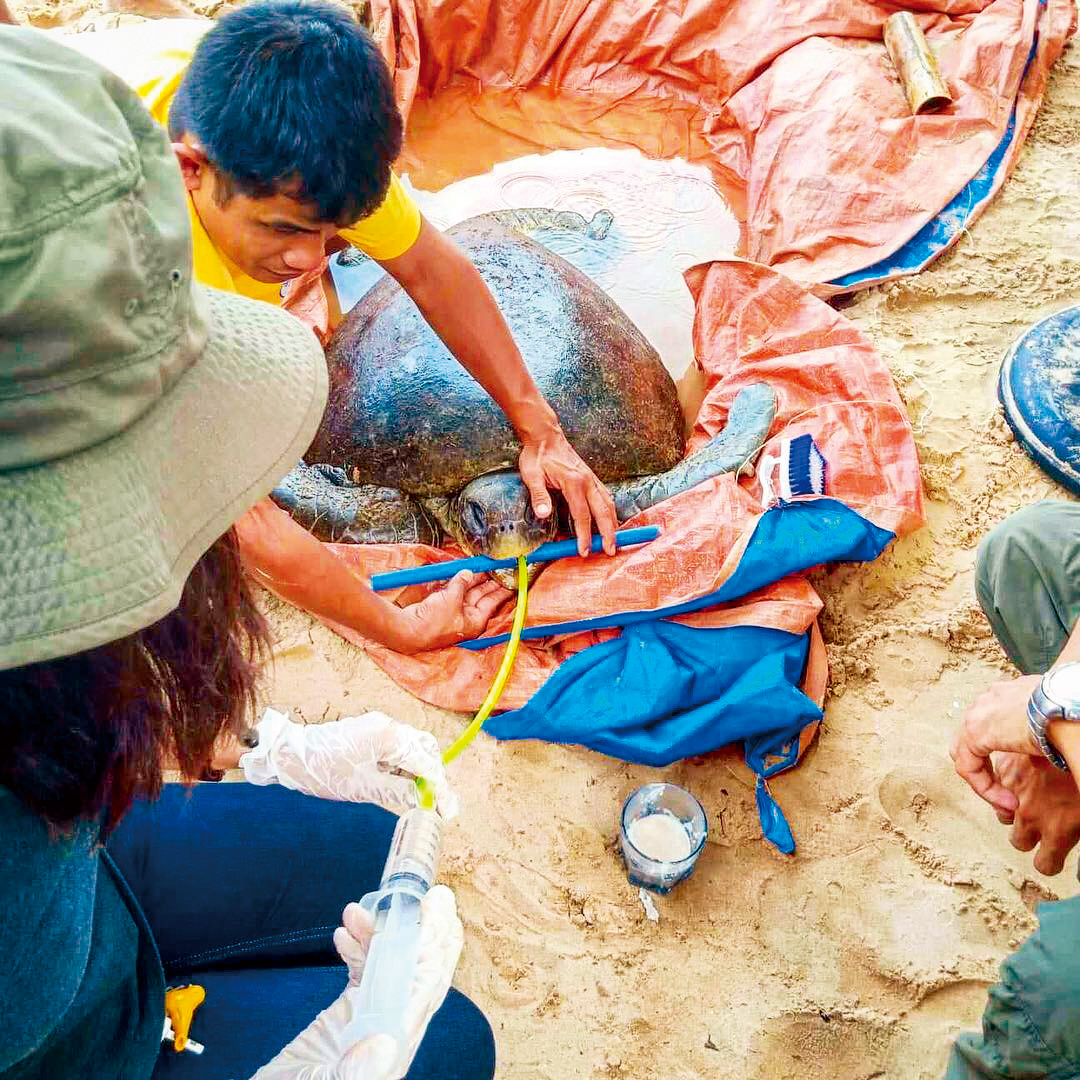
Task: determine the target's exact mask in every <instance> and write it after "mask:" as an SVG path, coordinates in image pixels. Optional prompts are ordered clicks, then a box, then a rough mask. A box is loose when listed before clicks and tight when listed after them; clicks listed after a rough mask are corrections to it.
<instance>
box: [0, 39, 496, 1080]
mask: <svg viewBox="0 0 1080 1080" xmlns="http://www.w3.org/2000/svg"><path fill="white" fill-rule="evenodd" d="M0 70H3V72H4V106H5V107H4V110H3V112H2V113H0V145H2V147H3V153H2V155H0V955H2V956H3V963H2V964H0V1001H2V1002H3V1005H4V1020H3V1023H2V1024H0V1077H3V1078H4V1080H9V1078H12V1080H13V1078H15V1077H19V1078H29V1077H41V1078H48V1080H56V1078H64V1077H80V1078H83V1077H122V1078H128V1077H131V1078H139V1077H150V1076H151V1075H153V1076H159V1075H160V1076H171V1075H174V1074H176V1075H180V1074H182V1073H188V1074H190V1075H197V1076H200V1077H221V1078H224V1077H233V1078H239V1077H242V1076H250V1075H252V1074H254V1075H255V1076H257V1077H258V1078H259V1080H276V1078H279V1077H280V1078H283V1077H293V1076H298V1075H309V1076H315V1075H318V1076H324V1077H327V1078H339V1080H346V1078H349V1080H353V1078H355V1080H359V1078H365V1080H368V1078H370V1080H390V1078H391V1077H398V1076H400V1075H402V1072H403V1071H404V1070H405V1068H406V1066H407V1065H408V1062H409V1061H410V1059H411V1058H412V1057H413V1055H414V1054H415V1055H416V1058H415V1062H414V1063H413V1066H412V1069H413V1070H414V1071H413V1072H411V1073H410V1075H415V1074H416V1073H415V1070H416V1069H420V1070H422V1071H423V1072H424V1073H425V1074H426V1075H430V1076H460V1077H463V1078H464V1077H477V1078H480V1077H490V1076H491V1075H492V1073H493V1070H494V1064H493V1063H494V1049H493V1043H492V1040H491V1033H490V1028H489V1026H488V1025H487V1022H486V1020H484V1018H483V1016H482V1015H481V1014H480V1013H479V1011H478V1010H477V1009H476V1007H475V1006H473V1005H472V1004H471V1003H470V1002H468V1001H467V1000H466V999H465V998H463V997H462V996H461V995H459V994H457V993H456V992H454V991H452V990H450V989H449V987H450V981H451V979H452V976H453V972H454V969H455V966H456V963H457V958H458V955H459V953H460V950H461V941H462V931H461V923H460V920H459V919H458V917H457V913H456V909H455V905H454V899H453V895H452V894H451V893H450V892H449V890H448V889H446V888H445V887H438V886H437V887H436V888H434V889H432V890H431V891H430V892H429V893H428V896H427V897H426V898H425V905H424V913H423V925H424V939H423V944H422V947H421V955H420V959H419V962H418V964H417V975H416V978H415V980H414V983H413V993H412V1000H411V1002H410V1007H409V1012H408V1015H407V1018H406V1022H405V1031H406V1033H407V1036H408V1038H407V1040H406V1041H407V1045H402V1046H398V1045H397V1044H396V1043H394V1042H393V1040H390V1042H389V1043H388V1042H387V1040H386V1039H385V1038H384V1037H376V1038H374V1039H368V1040H364V1041H363V1042H361V1043H359V1044H356V1045H347V1044H346V1043H345V1041H344V1040H343V1037H342V1036H343V1033H344V1031H345V1029H346V1026H347V1023H348V1020H349V1017H350V1015H351V1010H352V1009H353V1006H354V997H355V994H356V989H355V985H354V984H355V983H356V982H357V980H358V976H359V973H360V971H361V970H362V967H363V963H364V956H365V952H366V946H367V942H368V940H369V937H370V933H371V926H370V923H369V922H367V921H366V920H365V919H364V917H363V916H362V914H361V913H360V912H359V911H358V909H357V908H356V906H355V905H353V904H348V903H347V902H348V901H351V900H353V899H354V898H355V897H358V896H360V895H363V894H364V893H366V892H368V891H370V890H371V889H373V888H375V887H376V886H377V883H378V879H379V875H380V871H381V867H382V863H383V859H384V856H385V852H386V849H387V845H388V844H389V838H390V835H391V832H392V829H393V825H394V821H395V819H394V816H393V814H392V813H390V812H388V809H390V810H401V809H403V808H404V807H405V806H407V805H410V804H411V803H412V802H415V794H414V793H415V784H413V783H411V781H410V780H409V776H410V775H416V774H420V773H422V774H423V775H425V776H429V777H430V778H433V779H434V782H435V786H436V797H437V804H438V808H439V810H440V812H442V813H444V814H445V815H447V816H449V815H452V813H453V812H454V806H455V801H454V798H453V793H452V792H451V791H450V790H449V788H448V787H447V785H446V779H445V775H444V774H443V772H442V769H441V763H440V762H439V758H438V753H437V746H436V744H435V740H434V738H433V737H431V736H430V735H429V734H427V733H424V732H419V731H416V730H415V729H412V728H410V727H408V726H406V725H402V724H396V723H394V722H393V721H392V720H390V719H389V718H388V717H384V716H382V715H381V714H377V713H371V714H367V715H365V716H362V717H351V718H344V719H341V720H337V721H333V722H330V723H326V724H322V725H314V726H312V727H311V728H310V729H308V728H306V727H305V726H304V725H300V724H296V723H294V722H292V721H291V720H290V719H289V718H288V717H286V716H284V715H282V714H280V713H277V712H276V711H274V710H267V711H266V713H265V714H264V717H263V719H262V720H260V722H259V724H258V725H257V727H256V729H255V731H256V735H257V739H256V745H254V746H253V747H252V746H251V741H250V740H249V741H248V743H247V745H241V743H240V742H239V741H238V740H239V736H240V734H241V733H243V732H244V731H245V730H246V727H245V718H246V716H247V715H248V710H249V707H250V705H251V704H252V703H253V700H254V696H255V692H256V686H257V678H258V660H259V658H260V657H261V655H263V654H264V652H265V650H266V647H267V642H268V630H267V627H266V625H265V623H264V622H263V619H262V616H261V615H260V613H259V611H258V609H257V607H256V605H255V603H254V601H253V599H252V596H251V593H250V591H249V589H250V587H249V585H248V582H247V578H246V577H245V574H244V572H243V569H242V565H241V561H240V556H239V552H238V547H237V541H236V537H235V533H234V531H233V529H232V523H233V522H234V520H235V519H236V518H237V517H238V516H239V515H241V514H243V513H244V512H245V511H246V510H247V509H248V508H249V507H250V506H251V505H252V504H253V503H255V502H256V501H257V500H259V499H261V498H263V497H264V496H265V494H266V493H267V491H269V490H270V488H271V487H272V486H273V485H274V484H275V483H276V482H277V481H278V480H279V479H280V478H281V476H282V475H284V473H285V472H287V471H288V469H289V468H291V467H292V466H293V465H294V464H295V462H296V461H297V460H298V459H299V457H300V455H301V453H302V452H303V450H304V448H305V447H306V446H307V445H308V442H309V441H310V439H311V436H312V433H313V432H314V430H315V429H316V427H317V425H318V423H319V419H320V416H321V413H322V409H323V406H324V402H325V397H326V392H327V378H326V369H325V361H324V358H323V356H322V352H321V349H320V348H319V345H318V343H317V341H316V340H315V338H314V336H313V335H312V334H311V333H310V331H308V330H307V329H305V328H304V327H303V326H302V325H301V324H300V323H299V322H298V321H297V320H295V319H293V318H291V317H290V316H288V315H287V314H285V313H283V312H280V311H277V310H275V309H274V308H273V307H271V306H269V305H266V304H262V303H259V302H257V301H253V300H251V299H248V298H245V297H242V296H238V295H234V294H229V293H226V292H221V291H218V290H214V289H210V288H204V287H201V286H198V285H196V284H194V283H193V281H192V248H191V237H190V231H189V223H188V219H187V210H186V206H185V200H184V194H183V187H182V184H181V179H180V175H179V170H178V167H177V163H176V160H175V156H174V154H173V152H172V150H171V148H170V146H169V143H168V140H167V138H166V137H165V135H164V133H163V132H162V131H161V129H160V128H159V127H158V126H157V125H156V124H155V123H154V122H153V120H152V118H151V117H150V116H149V114H148V113H147V112H146V111H145V109H144V108H143V106H142V105H141V104H140V102H139V100H138V98H137V97H136V96H135V95H134V94H133V93H132V92H131V91H130V89H128V88H127V87H126V86H125V85H124V84H123V83H122V82H121V81H120V80H119V79H117V78H116V77H115V76H113V75H111V74H110V73H108V72H107V71H105V70H104V69H103V68H101V67H99V66H98V65H96V64H94V63H93V62H91V61H90V60H88V59H86V58H84V57H81V56H79V55H78V54H76V53H74V52H72V51H71V50H69V49H67V48H65V47H63V46H61V45H59V44H57V43H55V42H54V41H51V40H49V39H48V38H46V37H45V36H43V35H41V34H38V33H36V32H34V31H32V30H30V29H24V28H14V27H9V26H0ZM166 762H171V763H172V764H173V765H174V766H175V767H176V768H178V769H179V771H180V773H181V774H182V776H184V777H185V778H186V779H187V780H188V781H189V782H190V781H193V780H195V779H196V778H198V777H199V776H201V775H203V773H204V770H206V769H207V768H208V767H209V766H214V767H226V766H233V765H239V766H240V768H242V769H243V770H244V773H245V776H246V778H247V779H248V780H249V781H250V782H249V783H241V784H195V785H194V787H192V788H190V789H186V788H184V787H183V786H181V785H176V784H165V785H164V786H163V783H162V781H163V768H164V766H165V763H166ZM312 796H322V798H316V797H312ZM331 799H332V800H338V801H327V800H331ZM361 800H368V801H367V802H362V801H361ZM373 803H374V804H379V805H372V804H373ZM385 808H388V809H385ZM335 946H336V947H335ZM343 962H344V966H343ZM166 978H168V979H169V980H170V981H183V982H187V981H191V980H192V979H193V978H194V979H195V980H196V981H198V983H199V984H200V985H202V986H204V987H205V989H206V1002H205V1004H204V1005H203V1006H202V1007H201V1008H200V1009H199V1012H198V1014H197V1015H196V1020H195V1025H194V1027H193V1029H192V1036H193V1037H194V1038H196V1039H199V1040H200V1041H201V1042H202V1043H204V1044H205V1046H206V1049H205V1052H204V1053H203V1054H202V1055H201V1056H196V1055H193V1054H187V1053H183V1054H181V1053H177V1052H175V1051H174V1050H173V1049H171V1045H169V1046H168V1047H167V1048H166V1049H161V1046H162V1025H163V1020H164V994H165V981H166ZM350 984H352V985H350ZM320 1010H322V1011H321V1012H320ZM316 1014H318V1015H316ZM313 1018H314V1019H313ZM429 1021H430V1025H429ZM305 1025H306V1027H305ZM298 1031H299V1032H300V1034H299V1035H296V1032H298ZM294 1036H295V1037H294ZM290 1039H291V1040H292V1041H290ZM447 1061H448V1062H451V1065H450V1066H449V1068H448V1069H447V1068H444V1067H443V1066H442V1064H441V1063H442V1062H447Z"/></svg>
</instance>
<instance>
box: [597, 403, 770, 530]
mask: <svg viewBox="0 0 1080 1080" xmlns="http://www.w3.org/2000/svg"><path fill="white" fill-rule="evenodd" d="M775 418H776V392H775V391H774V390H773V388H772V387H771V386H769V384H768V383H754V384H753V385H751V386H746V387H744V388H743V389H742V390H740V391H739V393H738V395H737V396H736V398H735V400H734V402H733V403H732V405H731V411H730V412H729V413H728V420H727V424H726V425H725V426H724V430H723V431H721V432H720V433H719V434H718V435H714V436H713V437H712V438H711V439H710V440H709V441H708V442H707V443H706V444H705V445H704V446H703V447H702V448H701V449H700V450H698V451H697V452H696V453H694V454H691V455H690V456H689V457H687V458H683V460H682V461H680V462H679V464H678V465H676V466H675V467H674V468H673V469H668V471H667V472H664V473H660V474H659V475H657V476H640V477H637V478H636V479H634V480H623V481H621V482H619V483H616V484H608V490H609V491H610V492H611V494H612V495H613V496H614V498H615V513H616V515H617V517H618V519H619V521H626V520H627V519H628V518H631V517H633V516H634V515H635V514H637V513H640V512H641V511H642V510H648V508H649V507H650V506H655V505H656V504H657V503H661V502H663V501H664V500H665V499H670V498H671V497H672V496H673V495H678V494H679V493H680V492H682V491H689V490H690V488H692V487H696V486H697V485H698V484H700V483H703V482H704V481H705V480H708V479H710V478H711V477H713V476H719V475H721V474H722V473H729V472H738V471H741V470H742V469H743V468H744V467H745V466H747V465H748V464H749V463H750V462H751V461H752V460H753V458H754V457H755V455H756V454H757V452H758V451H759V450H760V449H761V447H762V446H763V445H764V443H765V440H766V439H767V438H768V437H769V428H770V427H772V422H773V420H774V419H775Z"/></svg>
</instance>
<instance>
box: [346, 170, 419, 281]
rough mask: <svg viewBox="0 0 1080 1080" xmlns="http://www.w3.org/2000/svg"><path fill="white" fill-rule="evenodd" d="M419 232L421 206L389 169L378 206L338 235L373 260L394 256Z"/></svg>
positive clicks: (402, 250)
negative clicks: (385, 185)
mask: <svg viewBox="0 0 1080 1080" xmlns="http://www.w3.org/2000/svg"><path fill="white" fill-rule="evenodd" d="M419 235H420V208H419V207H418V206H417V205H416V203H415V202H413V200H412V199H411V198H410V197H409V194H408V192H406V190H405V189H404V188H403V187H402V186H401V181H400V180H398V178H397V177H396V176H395V175H394V174H393V173H391V174H390V190H389V191H387V193H386V198H385V199H383V201H382V203H381V204H380V205H379V208H378V209H377V210H375V212H374V213H371V214H369V215H368V216H367V217H366V218H363V219H361V220H360V221H358V222H357V223H356V224H355V225H352V226H350V227H349V228H348V229H342V230H341V237H342V239H343V240H347V241H348V242H349V243H350V244H352V245H353V247H357V248H359V249H360V250H361V251H362V252H363V253H364V254H365V255H370V256H371V258H373V259H376V260H383V259H396V258H397V257H398V256H399V255H404V254H405V252H406V251H408V250H409V248H411V247H412V246H413V244H415V243H416V238H417V237H418V236H419Z"/></svg>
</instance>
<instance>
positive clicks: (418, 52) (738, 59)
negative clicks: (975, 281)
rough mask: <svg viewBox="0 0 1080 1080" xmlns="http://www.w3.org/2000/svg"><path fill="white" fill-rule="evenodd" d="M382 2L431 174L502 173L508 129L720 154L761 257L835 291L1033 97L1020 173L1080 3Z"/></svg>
mask: <svg viewBox="0 0 1080 1080" xmlns="http://www.w3.org/2000/svg"><path fill="white" fill-rule="evenodd" d="M897 10H910V11H912V12H915V13H917V17H918V21H919V23H920V25H921V26H922V28H923V29H924V31H925V32H926V34H927V37H928V40H929V42H930V44H931V46H932V47H933V49H934V50H935V52H936V53H937V55H938V61H939V65H940V67H941V71H942V75H943V76H944V78H945V80H946V82H947V83H948V85H949V87H950V90H951V91H952V93H953V95H954V102H953V104H952V105H951V106H950V107H949V108H948V109H946V110H944V111H943V112H942V113H940V114H938V115H933V114H930V115H922V116H918V117H913V116H910V115H909V113H908V106H907V103H906V101H905V98H904V95H903V92H902V90H901V87H900V84H899V81H898V79H897V77H896V74H895V72H894V70H893V68H892V65H891V63H890V61H889V59H888V57H887V55H886V53H885V50H884V46H883V44H882V24H883V22H884V20H885V19H886V18H887V17H888V16H889V15H891V14H892V13H894V12H895V11H897ZM373 11H374V29H375V34H376V37H377V39H378V41H379V43H380V45H381V47H382V48H383V50H384V53H385V54H386V56H387V57H388V59H389V60H390V63H391V66H392V68H393V70H394V73H395V85H396V89H397V95H398V101H399V104H400V106H401V108H402V110H403V112H404V113H405V114H406V115H409V114H412V116H411V120H412V123H411V126H410V135H409V146H408V148H407V153H406V162H407V164H408V165H409V167H410V171H411V173H412V175H413V179H414V180H418V177H422V176H423V174H424V172H425V170H426V169H432V170H437V169H438V168H439V165H438V164H433V165H428V164H426V163H429V162H432V161H434V162H436V163H437V162H439V161H442V160H444V158H445V155H446V154H447V153H449V154H450V155H451V156H453V155H454V154H455V153H460V152H461V148H464V149H465V150H466V152H467V153H468V154H470V155H472V159H473V165H472V167H473V169H474V170H479V169H483V168H486V167H488V166H489V165H490V164H491V163H492V162H491V160H488V161H486V162H485V161H483V157H484V151H483V150H482V149H479V150H478V148H477V146H476V143H477V142H479V143H481V144H484V143H485V142H486V143H488V144H493V143H495V142H497V141H498V135H499V134H500V133H501V134H502V135H503V136H505V138H504V142H503V147H502V149H503V150H504V151H509V150H511V147H514V148H515V149H516V152H517V153H518V154H520V153H524V152H530V151H535V150H536V149H537V148H544V147H546V148H548V149H555V148H557V147H566V148H575V147H579V146H583V145H595V144H596V143H598V142H608V143H609V144H624V145H625V144H631V145H636V146H638V147H639V148H640V149H642V150H643V151H644V152H645V153H648V154H653V155H657V156H671V155H673V154H681V155H682V156H684V157H689V158H691V159H700V160H706V161H707V162H708V163H709V164H710V166H711V168H712V170H713V173H714V175H715V177H716V180H717V183H718V184H719V186H720V187H721V189H722V190H723V191H724V194H725V195H726V197H727V198H728V200H729V201H730V203H731V205H732V206H733V207H734V208H735V209H736V211H737V212H738V213H739V215H740V217H741V218H742V219H743V221H744V222H745V228H746V241H745V252H744V253H745V254H746V256H747V257H748V258H751V259H753V260H755V261H757V262H763V263H766V264H768V265H771V266H775V267H777V268H779V269H782V270H783V271H784V272H785V273H787V274H788V275H789V276H791V277H793V278H795V280H797V281H800V282H804V283H807V284H811V285H814V286H818V287H819V289H820V291H821V292H822V293H828V292H834V291H837V289H836V287H830V286H828V285H826V284H825V283H827V282H830V281H832V280H833V279H835V278H838V277H840V276H842V275H844V274H847V273H850V272H852V271H856V270H860V269H862V268H863V267H866V266H868V265H870V264H872V263H875V262H876V261H877V260H879V259H882V258H883V257H885V256H887V255H889V254H891V253H892V252H894V251H895V250H896V248H897V247H898V246H899V245H901V244H903V243H904V242H905V241H906V240H908V239H909V238H911V237H912V236H914V235H915V234H916V233H917V232H918V231H919V230H920V229H921V228H923V227H924V226H925V225H926V224H927V223H928V222H930V221H931V219H932V218H933V217H934V215H936V214H938V212H939V211H941V209H942V208H943V207H945V206H946V205H947V204H948V203H949V201H950V200H951V199H952V198H953V197H954V196H955V195H956V194H957V193H958V192H960V191H961V189H963V188H964V187H965V185H966V184H967V183H968V182H969V181H970V180H971V179H972V178H973V177H974V176H975V175H976V174H977V173H978V172H979V170H980V169H981V168H982V167H983V166H984V163H985V162H986V161H987V159H988V157H989V156H990V155H991V152H992V151H993V150H994V149H995V147H997V146H998V144H999V143H1001V141H1002V138H1003V136H1004V135H1005V134H1006V131H1007V129H1009V125H1010V118H1011V117H1012V113H1013V109H1014V106H1015V120H1014V122H1013V128H1014V131H1013V133H1012V135H1011V136H1010V142H1009V145H1008V147H1007V149H1006V152H1005V155H1004V158H1005V160H1004V161H1003V162H1002V165H1001V169H1000V179H1003V178H1004V175H1005V174H1006V173H1007V172H1008V171H1009V169H1010V168H1011V166H1012V164H1013V163H1014V162H1015V159H1016V157H1017V155H1018V154H1019V151H1020V148H1021V146H1022V144H1023V138H1024V135H1025V134H1026V132H1027V130H1028V128H1029V127H1030V125H1031V122H1032V120H1033V119H1034V115H1035V112H1036V110H1037V108H1038V104H1039V102H1040V100H1041V98H1042V94H1043V91H1044V90H1045V86H1046V78H1047V73H1048V72H1049V69H1050V66H1051V65H1052V64H1053V62H1054V61H1055V60H1056V59H1057V57H1058V56H1059V55H1060V53H1061V50H1062V48H1063V46H1064V43H1065V41H1066V39H1067V38H1068V37H1069V36H1070V35H1071V34H1072V33H1073V32H1074V30H1075V26H1076V8H1075V5H1074V4H1073V2H1072V0H1045V2H1040V0H938V2H930V0H910V2H907V3H903V4H894V3H883V2H879V3H870V2H868V0H737V2H734V3H732V2H730V0H684V2H680V3H672V2H670V0H668V2H661V3H649V4H642V3H640V2H638V0H559V2H558V3H543V2H542V3H536V2H533V0H373ZM1029 59H1030V63H1029ZM463 111H464V112H467V113H468V114H469V118H470V119H471V121H472V131H471V135H472V138H469V139H467V140H464V141H463V140H462V139H461V135H462V134H464V132H465V126H464V125H463V117H462V115H461V114H462V112H463ZM447 116H449V117H450V122H451V128H452V129H453V130H454V131H455V133H456V138H448V137H447V132H446V131H445V130H443V127H444V125H443V120H445V119H446V118H447ZM451 142H457V144H458V148H454V147H451V146H450V145H449V144H450V143H451ZM515 144H516V147H515ZM505 156H511V155H510V153H507V154H506V155H505ZM461 165H464V167H465V168H468V167H469V166H468V165H467V164H465V163H464V162H459V168H460V166H461ZM459 175H460V172H459ZM438 178H439V179H440V180H441V182H442V183H445V182H446V181H447V180H448V179H449V178H450V177H448V176H447V175H446V174H445V173H443V174H442V175H441V176H440V177H438ZM420 186H424V184H423V183H422V182H421V184H420ZM968 221H970V216H969V217H968ZM957 235H959V234H958V233H957Z"/></svg>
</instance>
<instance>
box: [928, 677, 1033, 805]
mask: <svg viewBox="0 0 1080 1080" xmlns="http://www.w3.org/2000/svg"><path fill="white" fill-rule="evenodd" d="M1041 677H1042V676H1040V675H1023V676H1021V677H1020V678H1019V679H1002V680H1000V681H999V682H996V683H994V684H993V686H991V687H990V688H989V689H988V690H985V691H983V693H981V694H980V695H979V696H978V697H977V698H976V699H975V701H974V702H973V703H972V704H971V705H970V706H969V707H968V710H967V712H966V713H964V718H963V720H962V721H961V722H960V727H959V728H957V730H956V733H955V734H954V735H953V738H952V745H951V746H950V747H949V754H950V755H951V756H952V759H953V764H954V765H955V766H956V771H957V772H958V773H959V774H960V775H961V776H962V777H963V778H964V780H966V781H967V783H968V784H969V785H970V787H971V790H972V791H974V792H975V794H976V795H978V796H979V798H981V799H985V800H986V802H988V803H989V804H990V805H991V806H992V807H993V808H994V809H995V811H998V812H999V816H1000V815H1001V814H1012V813H1015V811H1016V808H1017V802H1018V800H1017V797H1016V795H1015V794H1014V793H1013V792H1012V791H1010V790H1008V788H1007V787H1005V786H1004V785H1003V784H1002V783H1001V780H1000V778H999V777H998V776H997V775H996V774H995V772H994V765H993V762H992V761H991V758H990V755H991V754H993V753H994V752H995V751H1004V752H1007V753H1014V754H1027V755H1028V756H1030V757H1042V754H1041V752H1040V751H1039V748H1038V746H1037V745H1036V743H1035V741H1034V740H1033V739H1032V737H1031V733H1030V732H1029V731H1028V723H1027V705H1028V699H1029V698H1030V697H1031V695H1032V692H1033V691H1034V690H1035V687H1037V686H1038V685H1039V680H1040V678H1041Z"/></svg>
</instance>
